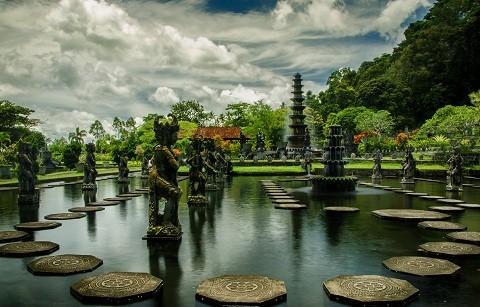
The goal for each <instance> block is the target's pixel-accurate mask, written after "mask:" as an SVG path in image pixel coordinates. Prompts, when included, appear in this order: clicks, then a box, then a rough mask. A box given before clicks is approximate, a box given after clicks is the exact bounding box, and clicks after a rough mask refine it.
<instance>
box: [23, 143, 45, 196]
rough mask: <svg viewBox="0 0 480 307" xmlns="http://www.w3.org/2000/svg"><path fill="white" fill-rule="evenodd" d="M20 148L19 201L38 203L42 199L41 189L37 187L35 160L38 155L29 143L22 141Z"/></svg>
mask: <svg viewBox="0 0 480 307" xmlns="http://www.w3.org/2000/svg"><path fill="white" fill-rule="evenodd" d="M18 149H19V152H18V163H19V169H18V183H19V187H18V203H19V204H38V203H39V201H40V199H39V191H38V190H37V189H35V184H36V183H37V170H36V167H35V161H36V160H37V159H36V158H37V157H36V155H35V153H34V151H33V150H32V145H31V144H29V143H23V142H21V143H20V144H19V147H18Z"/></svg>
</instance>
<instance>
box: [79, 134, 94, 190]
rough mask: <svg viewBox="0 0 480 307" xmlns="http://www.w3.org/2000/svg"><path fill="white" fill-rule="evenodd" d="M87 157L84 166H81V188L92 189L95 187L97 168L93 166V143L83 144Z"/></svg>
mask: <svg viewBox="0 0 480 307" xmlns="http://www.w3.org/2000/svg"><path fill="white" fill-rule="evenodd" d="M85 148H86V151H87V157H86V159H85V166H84V167H83V185H82V190H94V189H96V188H97V185H96V183H95V179H96V178H97V169H96V166H95V154H94V153H95V144H93V143H88V144H87V145H85Z"/></svg>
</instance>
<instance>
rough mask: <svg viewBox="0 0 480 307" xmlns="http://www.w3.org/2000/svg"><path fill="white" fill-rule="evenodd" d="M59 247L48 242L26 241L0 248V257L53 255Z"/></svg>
mask: <svg viewBox="0 0 480 307" xmlns="http://www.w3.org/2000/svg"><path fill="white" fill-rule="evenodd" d="M59 248H60V247H59V246H58V244H56V243H53V242H50V241H28V242H15V243H8V244H5V245H2V246H0V256H3V257H28V256H36V255H46V254H50V253H53V252H54V251H56V250H58V249H59Z"/></svg>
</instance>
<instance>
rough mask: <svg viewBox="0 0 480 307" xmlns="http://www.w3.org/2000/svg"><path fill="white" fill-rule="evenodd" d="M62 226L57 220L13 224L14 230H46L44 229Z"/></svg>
mask: <svg viewBox="0 0 480 307" xmlns="http://www.w3.org/2000/svg"><path fill="white" fill-rule="evenodd" d="M60 226H62V224H61V223H58V222H48V221H40V222H25V223H20V224H17V225H15V226H14V227H15V229H16V230H23V231H36V230H46V229H53V228H57V227H60Z"/></svg>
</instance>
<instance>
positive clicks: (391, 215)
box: [372, 209, 450, 221]
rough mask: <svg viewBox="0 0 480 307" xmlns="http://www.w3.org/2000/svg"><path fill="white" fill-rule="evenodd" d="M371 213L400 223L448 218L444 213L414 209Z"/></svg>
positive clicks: (382, 210)
mask: <svg viewBox="0 0 480 307" xmlns="http://www.w3.org/2000/svg"><path fill="white" fill-rule="evenodd" d="M372 213H373V215H375V216H377V217H380V218H385V219H392V220H402V221H425V220H445V219H448V218H450V215H448V214H445V213H440V212H435V211H427V210H415V209H381V210H375V211H372Z"/></svg>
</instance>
